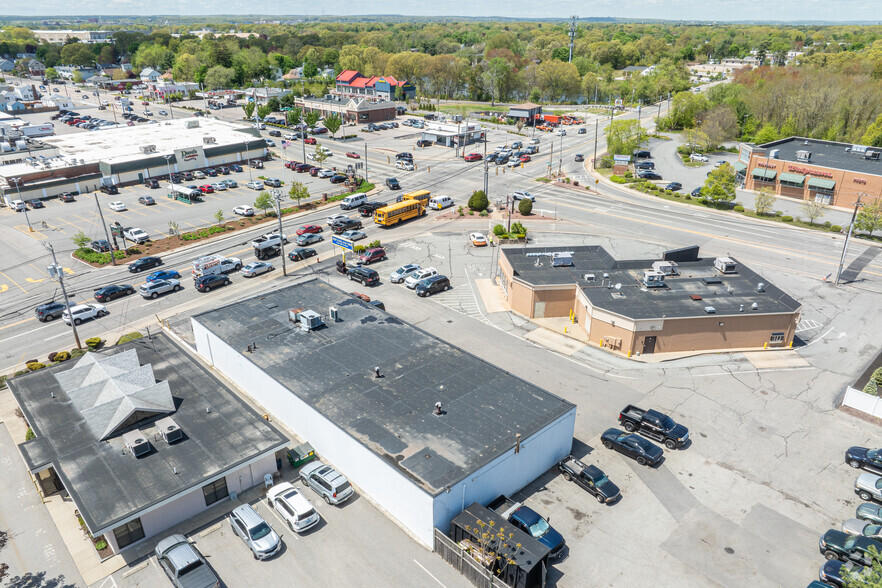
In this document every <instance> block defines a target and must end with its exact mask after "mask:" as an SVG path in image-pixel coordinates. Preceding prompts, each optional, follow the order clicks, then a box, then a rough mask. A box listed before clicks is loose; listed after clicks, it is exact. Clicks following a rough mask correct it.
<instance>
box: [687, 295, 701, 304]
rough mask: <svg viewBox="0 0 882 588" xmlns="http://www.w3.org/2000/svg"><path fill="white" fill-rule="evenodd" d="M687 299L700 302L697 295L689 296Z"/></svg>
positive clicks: (699, 297)
mask: <svg viewBox="0 0 882 588" xmlns="http://www.w3.org/2000/svg"><path fill="white" fill-rule="evenodd" d="M689 298H691V299H692V300H695V301H696V302H697V301H699V300H701V296H699V295H698V294H690V295H689Z"/></svg>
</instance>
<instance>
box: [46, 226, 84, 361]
mask: <svg viewBox="0 0 882 588" xmlns="http://www.w3.org/2000/svg"><path fill="white" fill-rule="evenodd" d="M43 246H44V247H46V249H48V250H49V253H51V254H52V265H50V266H49V267H47V268H46V269H47V270H49V276H50V277H52V278H58V285H59V286H61V295H62V296H64V307H65V308H67V312H68V316H69V318H70V326H71V327H73V334H74V340H75V341H76V342H77V349H82V348H83V346H82V344H81V343H80V335H79V333H77V325H76V323H75V322H74V319H73V317H72V316H70V300H68V298H67V290H65V288H64V268H62V267H61V266H60V265H58V260H57V259H56V258H55V249H53V248H52V243H49V242H45V243H43Z"/></svg>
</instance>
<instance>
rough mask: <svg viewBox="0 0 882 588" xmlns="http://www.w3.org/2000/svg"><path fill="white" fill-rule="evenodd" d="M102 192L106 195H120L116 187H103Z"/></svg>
mask: <svg viewBox="0 0 882 588" xmlns="http://www.w3.org/2000/svg"><path fill="white" fill-rule="evenodd" d="M101 191H102V192H104V193H105V194H119V189H118V188H117V187H116V186H101Z"/></svg>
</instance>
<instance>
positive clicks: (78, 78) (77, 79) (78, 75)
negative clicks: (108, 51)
mask: <svg viewBox="0 0 882 588" xmlns="http://www.w3.org/2000/svg"><path fill="white" fill-rule="evenodd" d="M72 80H73V83H75V84H82V83H83V82H84V81H85V80H84V79H83V72H81V71H79V70H78V71H75V72H74V73H73V78H72Z"/></svg>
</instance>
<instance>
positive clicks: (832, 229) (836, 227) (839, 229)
mask: <svg viewBox="0 0 882 588" xmlns="http://www.w3.org/2000/svg"><path fill="white" fill-rule="evenodd" d="M830 230H831V231H836V232H837V233H839V232H841V231H842V227H840V226H839V225H833V226H831V227H830Z"/></svg>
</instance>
